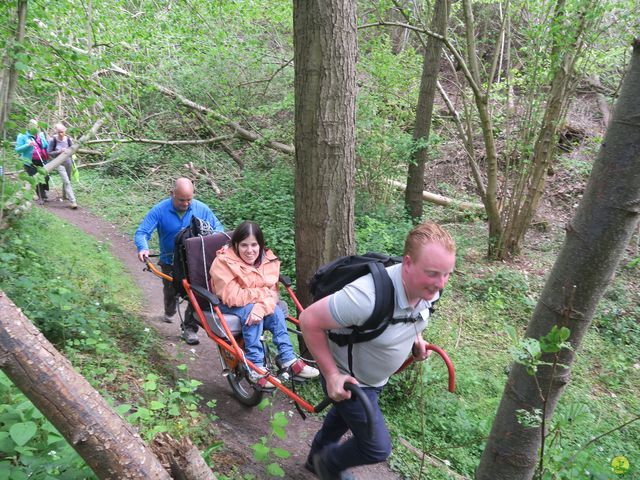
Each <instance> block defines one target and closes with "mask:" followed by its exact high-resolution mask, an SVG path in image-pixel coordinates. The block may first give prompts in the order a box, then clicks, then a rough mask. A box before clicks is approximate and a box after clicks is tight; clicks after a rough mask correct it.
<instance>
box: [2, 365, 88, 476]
mask: <svg viewBox="0 0 640 480" xmlns="http://www.w3.org/2000/svg"><path fill="white" fill-rule="evenodd" d="M0 457H1V459H0V478H6V479H15V480H19V479H23V478H24V479H26V478H33V479H50V478H58V477H60V478H85V479H91V478H96V477H95V476H94V475H93V473H92V471H91V469H89V468H88V467H87V466H86V465H85V463H84V460H82V458H80V456H79V455H78V454H77V453H76V451H75V450H74V449H73V448H72V447H71V446H70V445H69V444H68V443H67V442H66V441H65V439H64V438H63V437H62V435H61V434H60V432H58V430H56V428H55V427H54V426H53V425H52V424H51V422H49V421H48V420H47V419H46V418H45V417H44V416H43V415H42V414H41V413H40V411H38V409H36V408H35V407H34V406H33V404H32V403H31V402H30V401H29V400H28V399H27V398H26V397H25V396H24V395H23V394H22V393H21V392H20V391H19V390H18V389H17V388H16V387H15V386H14V385H13V383H12V382H11V380H9V379H8V378H7V377H6V376H5V374H4V373H1V372H0Z"/></svg>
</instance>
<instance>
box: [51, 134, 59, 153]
mask: <svg viewBox="0 0 640 480" xmlns="http://www.w3.org/2000/svg"><path fill="white" fill-rule="evenodd" d="M51 143H52V144H53V145H52V146H51V150H52V151H54V152H55V150H56V147H57V146H58V140H56V136H55V135H54V136H53V138H52V139H51Z"/></svg>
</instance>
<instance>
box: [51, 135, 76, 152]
mask: <svg viewBox="0 0 640 480" xmlns="http://www.w3.org/2000/svg"><path fill="white" fill-rule="evenodd" d="M49 143H52V144H53V147H51V150H52V151H54V152H55V151H56V147H57V146H58V140H57V139H56V136H55V135H54V136H53V137H51V141H50V142H49ZM67 145H68V147H67V148H71V146H72V145H73V142H72V141H71V137H67Z"/></svg>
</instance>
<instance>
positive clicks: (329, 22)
mask: <svg viewBox="0 0 640 480" xmlns="http://www.w3.org/2000/svg"><path fill="white" fill-rule="evenodd" d="M293 13H294V15H293V26H294V44H295V45H294V61H295V152H296V185H295V227H296V229H295V242H296V275H297V279H298V293H299V296H300V300H301V301H302V303H303V305H304V304H308V303H309V301H310V300H311V299H310V298H309V294H308V291H307V283H308V281H309V279H310V278H311V276H312V274H313V273H314V272H315V270H316V269H317V267H318V266H320V265H321V264H323V263H325V262H327V261H329V260H331V259H333V258H336V257H338V256H341V255H346V254H351V253H354V252H355V232H354V208H355V99H356V58H357V29H356V23H357V18H356V2H353V1H351V0H331V1H329V0H326V1H319V0H295V1H294V7H293Z"/></svg>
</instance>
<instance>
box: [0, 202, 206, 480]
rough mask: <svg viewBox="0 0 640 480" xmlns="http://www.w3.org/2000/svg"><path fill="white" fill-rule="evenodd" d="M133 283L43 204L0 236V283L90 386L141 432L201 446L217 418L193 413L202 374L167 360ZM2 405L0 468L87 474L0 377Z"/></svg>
mask: <svg viewBox="0 0 640 480" xmlns="http://www.w3.org/2000/svg"><path fill="white" fill-rule="evenodd" d="M17 232H19V234H18V233H17ZM131 282H132V281H131V279H130V278H129V277H128V276H126V275H124V274H123V272H122V266H121V265H120V264H119V263H118V262H116V261H114V259H113V258H112V257H111V256H110V255H109V254H108V253H107V252H105V251H104V247H103V245H102V244H101V243H100V242H96V241H94V240H92V239H89V238H88V237H86V236H84V235H82V234H80V233H79V232H78V231H77V230H76V229H75V227H71V226H69V225H67V224H65V223H62V222H61V221H59V220H58V219H57V218H55V217H52V216H51V215H49V214H48V213H46V212H44V211H42V210H39V209H34V210H32V211H30V212H28V214H27V215H25V216H24V217H23V218H21V219H19V220H18V221H17V223H16V225H15V229H9V230H5V231H3V232H2V233H1V234H0V290H2V291H4V292H5V293H6V294H7V296H8V297H9V298H11V299H12V301H13V302H14V303H15V304H16V305H17V306H18V307H20V308H21V309H22V311H23V312H24V314H25V315H26V316H27V317H28V318H29V319H30V320H32V321H33V322H34V323H35V324H36V326H38V328H39V329H40V330H41V331H42V332H43V333H44V334H45V336H47V338H48V339H49V340H50V341H52V342H53V343H54V344H55V346H56V347H57V348H58V349H59V350H60V351H62V352H64V354H65V356H67V358H68V359H69V360H70V361H71V362H72V364H73V365H74V367H75V368H77V369H78V370H79V371H80V372H81V374H82V375H83V376H84V377H85V378H86V379H87V380H88V381H89V382H90V383H91V384H92V386H93V387H94V388H96V389H97V390H98V391H99V392H100V393H101V395H102V396H103V397H105V399H106V400H107V401H108V402H109V403H111V404H112V405H113V406H114V407H115V409H116V410H117V411H118V412H119V413H120V414H122V415H125V414H128V416H127V417H126V418H127V419H128V420H129V421H130V422H131V423H132V424H134V425H136V426H137V427H139V429H140V432H141V434H142V436H143V437H144V438H146V439H150V438H151V437H152V436H153V435H154V434H155V433H157V432H161V431H167V432H169V433H171V434H173V435H174V436H175V437H181V436H184V435H188V436H190V437H191V438H192V439H194V441H196V442H200V443H204V444H205V445H206V444H208V443H210V442H212V438H213V435H214V431H213V428H214V427H213V423H212V420H213V419H215V418H214V417H212V416H210V415H206V414H203V413H201V411H200V403H201V401H202V398H201V397H200V396H199V395H198V394H197V392H196V390H197V388H198V386H199V382H196V381H195V380H191V379H189V378H187V376H186V373H187V372H186V368H187V367H186V366H184V367H183V368H179V369H178V372H175V371H174V370H173V369H171V368H169V367H168V361H167V360H166V359H165V358H163V356H162V354H161V353H160V352H161V350H162V349H161V344H160V340H159V337H158V335H157V334H156V333H154V331H152V330H151V329H150V328H149V327H145V326H144V324H143V323H142V321H141V320H140V319H139V316H138V310H139V305H140V294H139V293H138V291H137V289H136V288H134V286H133V285H132V283H131ZM192 360H193V361H195V357H194V358H193V359H192ZM174 376H177V377H179V378H177V380H175V382H174ZM6 399H11V400H6ZM214 406H215V405H214V404H213V403H210V404H209V407H214ZM0 412H1V413H0V452H2V453H4V457H2V455H0V475H2V473H3V472H5V473H6V472H11V477H10V478H12V479H21V478H27V477H28V478H34V479H43V480H44V479H49V478H54V477H62V478H93V477H92V476H90V475H85V474H84V472H85V471H86V467H85V466H83V462H80V461H79V460H78V457H77V455H75V452H74V451H73V450H72V449H71V448H70V447H68V446H67V445H66V443H65V442H64V440H63V439H62V437H61V436H60V435H59V433H57V432H56V431H55V429H53V428H52V427H51V425H50V424H49V423H48V422H47V421H46V420H45V419H44V418H43V416H42V414H41V413H40V412H38V411H37V409H35V407H33V405H32V404H31V403H30V402H28V401H27V400H26V399H24V397H23V396H22V395H21V394H20V393H19V392H18V391H17V389H16V388H15V387H14V386H13V384H12V383H11V382H10V381H8V379H6V381H4V380H0ZM61 465H64V466H65V468H61V467H60V466H61ZM0 478H9V477H8V476H7V477H0Z"/></svg>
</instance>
